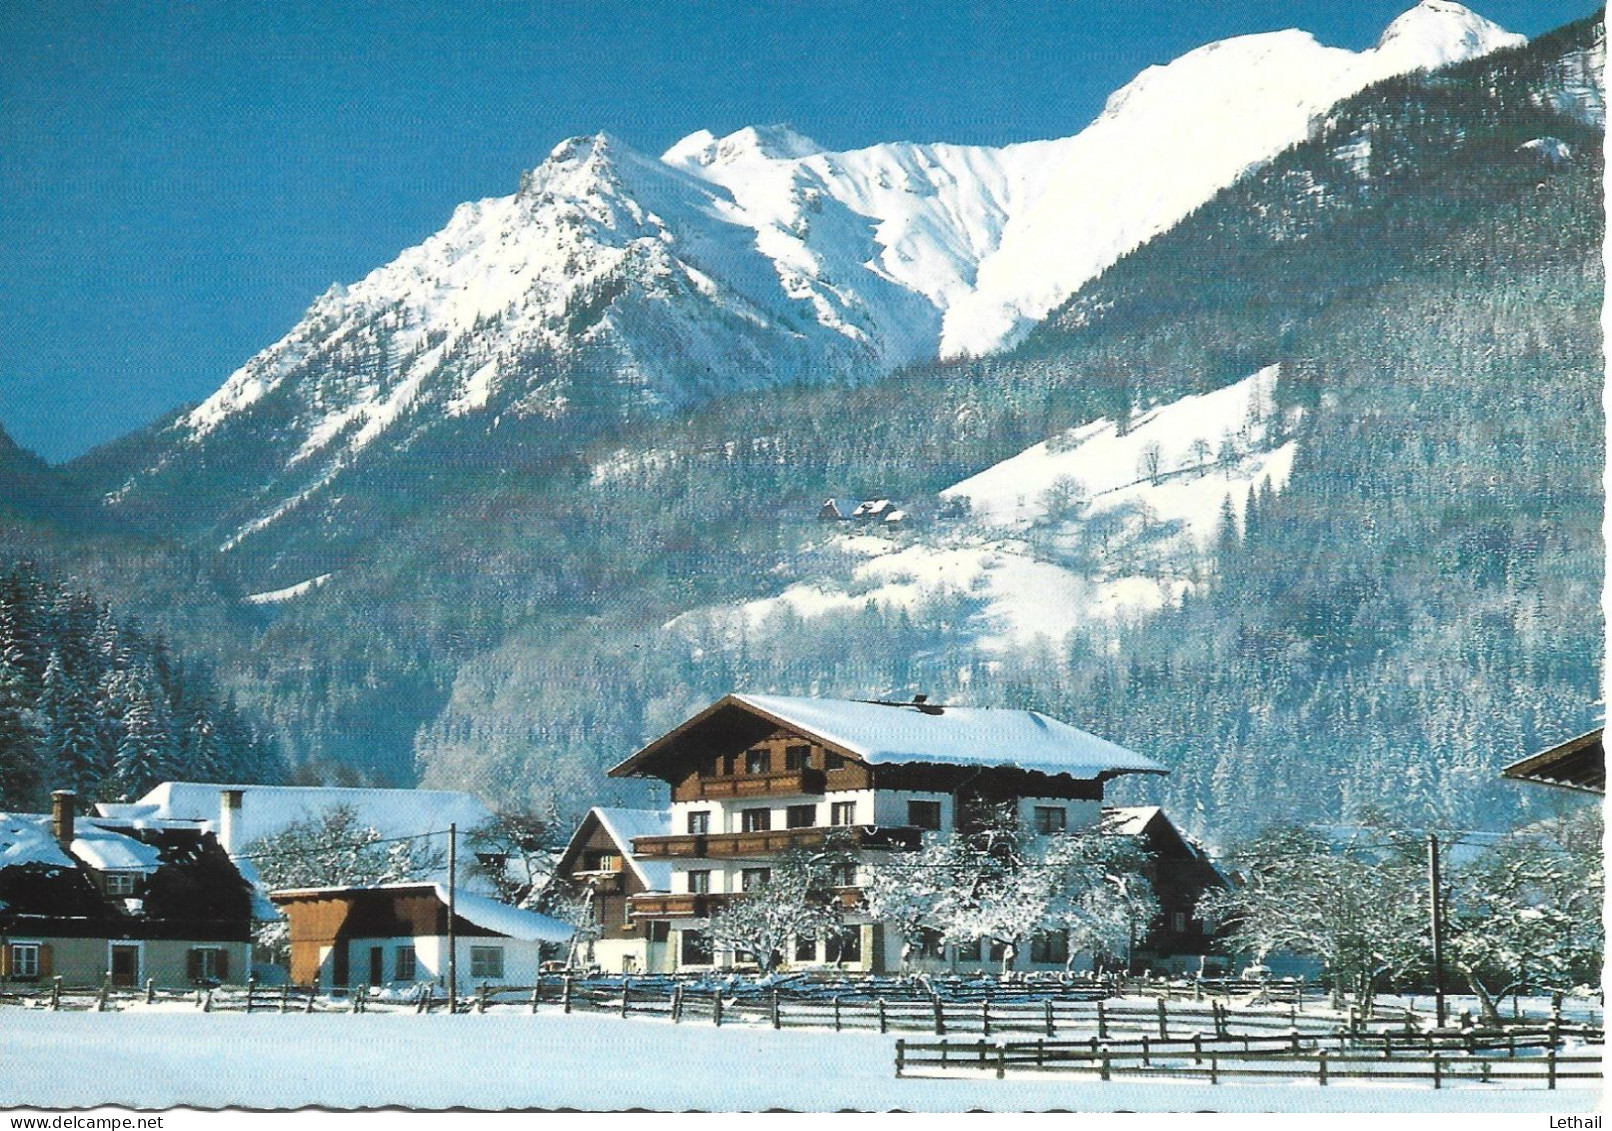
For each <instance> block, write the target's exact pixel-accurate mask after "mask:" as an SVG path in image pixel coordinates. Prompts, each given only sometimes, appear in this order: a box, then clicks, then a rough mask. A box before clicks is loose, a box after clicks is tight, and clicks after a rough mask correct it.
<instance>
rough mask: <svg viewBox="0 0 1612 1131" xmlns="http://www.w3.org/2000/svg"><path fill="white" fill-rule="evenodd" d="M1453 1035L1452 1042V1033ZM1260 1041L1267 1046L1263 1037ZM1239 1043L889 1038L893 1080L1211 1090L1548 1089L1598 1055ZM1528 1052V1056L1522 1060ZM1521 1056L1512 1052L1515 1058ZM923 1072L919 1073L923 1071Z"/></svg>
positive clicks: (1580, 1076) (1589, 1072) (1594, 1075)
mask: <svg viewBox="0 0 1612 1131" xmlns="http://www.w3.org/2000/svg"><path fill="white" fill-rule="evenodd" d="M1456 1036H1460V1035H1459V1034H1456ZM1266 1040H1269V1039H1268V1038H1267V1039H1266ZM1244 1041H1245V1043H1244V1044H1243V1047H1241V1048H1238V1047H1236V1041H1235V1040H1234V1039H1233V1040H1228V1039H1225V1038H1214V1039H1208V1040H1206V1039H1201V1038H1200V1039H1196V1040H1193V1041H1191V1042H1185V1041H1181V1040H1173V1041H1149V1040H1148V1039H1147V1038H1142V1039H1141V1041H1140V1047H1139V1048H1138V1047H1130V1046H1128V1045H1126V1044H1125V1043H1122V1042H1113V1041H1110V1042H1101V1043H1099V1042H1097V1041H1095V1040H1093V1041H1090V1042H1085V1043H1082V1042H1062V1043H1060V1042H1053V1041H1046V1040H1039V1041H1034V1042H1022V1041H1021V1042H997V1043H995V1044H992V1043H990V1042H987V1041H985V1040H984V1039H980V1040H976V1041H959V1042H953V1041H947V1040H941V1041H939V1042H935V1043H916V1042H911V1041H908V1040H906V1039H900V1040H897V1041H896V1053H895V1071H896V1075H897V1076H900V1077H910V1076H925V1075H942V1076H944V1075H953V1074H957V1073H960V1072H976V1073H980V1072H992V1073H994V1074H995V1075H996V1077H997V1079H1003V1078H1005V1077H1006V1076H1007V1074H1008V1073H1009V1072H1076V1073H1086V1074H1093V1075H1096V1076H1097V1078H1098V1079H1100V1080H1113V1079H1114V1078H1116V1077H1118V1076H1127V1077H1132V1078H1135V1077H1154V1078H1166V1079H1168V1078H1174V1079H1207V1080H1208V1081H1209V1082H1210V1083H1211V1084H1219V1083H1220V1082H1221V1081H1222V1080H1223V1079H1226V1078H1232V1079H1236V1078H1281V1079H1286V1080H1289V1081H1298V1080H1306V1079H1314V1081H1315V1082H1316V1084H1317V1085H1319V1086H1321V1087H1326V1086H1327V1085H1328V1084H1330V1083H1332V1082H1333V1081H1336V1080H1341V1079H1372V1080H1378V1081H1381V1080H1395V1081H1412V1082H1415V1081H1423V1080H1425V1081H1427V1082H1428V1083H1429V1084H1430V1085H1431V1086H1432V1087H1434V1088H1443V1087H1446V1086H1448V1085H1449V1084H1452V1083H1462V1082H1464V1083H1474V1084H1499V1083H1524V1084H1531V1083H1537V1084H1542V1085H1543V1086H1544V1087H1545V1088H1547V1089H1551V1090H1554V1089H1555V1088H1556V1087H1557V1085H1558V1083H1559V1082H1561V1081H1566V1080H1599V1079H1601V1077H1602V1057H1601V1055H1600V1053H1599V1051H1597V1052H1595V1053H1593V1054H1591V1053H1583V1054H1563V1053H1561V1052H1559V1051H1558V1050H1557V1048H1555V1047H1554V1046H1551V1047H1546V1048H1542V1049H1541V1048H1540V1047H1539V1046H1537V1045H1536V1046H1533V1049H1532V1050H1525V1049H1524V1046H1522V1045H1515V1046H1513V1047H1511V1048H1510V1050H1509V1054H1507V1055H1485V1054H1482V1053H1477V1054H1474V1053H1472V1052H1468V1051H1466V1050H1465V1049H1464V1048H1456V1049H1454V1050H1453V1051H1445V1052H1433V1053H1432V1054H1431V1055H1422V1054H1420V1053H1419V1052H1418V1053H1417V1054H1413V1055H1409V1056H1405V1055H1401V1056H1398V1057H1395V1056H1380V1055H1379V1056H1374V1055H1370V1054H1368V1053H1365V1052H1360V1051H1353V1050H1351V1049H1346V1048H1345V1049H1340V1050H1338V1051H1333V1050H1330V1049H1326V1048H1320V1047H1311V1048H1301V1049H1298V1050H1297V1051H1295V1050H1294V1049H1293V1048H1290V1047H1284V1044H1285V1043H1277V1044H1274V1045H1270V1046H1268V1047H1260V1048H1254V1047H1252V1046H1251V1044H1250V1043H1247V1039H1246V1038H1245V1039H1244ZM1530 1051H1533V1052H1535V1053H1537V1054H1536V1055H1530V1054H1529V1053H1530ZM1519 1053H1521V1055H1519ZM926 1070H927V1071H926Z"/></svg>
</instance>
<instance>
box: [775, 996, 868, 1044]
mask: <svg viewBox="0 0 1612 1131" xmlns="http://www.w3.org/2000/svg"><path fill="white" fill-rule="evenodd" d="M772 1027H773V1028H774V1029H782V1028H783V1020H782V1019H781V1018H780V1017H779V1016H778V987H777V986H774V987H773V988H772ZM879 1032H881V1033H882V1032H884V1026H883V1025H881V1026H879Z"/></svg>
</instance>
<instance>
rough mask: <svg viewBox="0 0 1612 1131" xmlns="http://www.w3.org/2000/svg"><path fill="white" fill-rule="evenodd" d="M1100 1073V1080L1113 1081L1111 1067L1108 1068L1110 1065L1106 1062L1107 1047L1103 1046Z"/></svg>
mask: <svg viewBox="0 0 1612 1131" xmlns="http://www.w3.org/2000/svg"><path fill="white" fill-rule="evenodd" d="M1101 1071H1102V1078H1103V1079H1104V1080H1111V1079H1113V1075H1112V1068H1111V1066H1110V1064H1109V1062H1108V1046H1107V1045H1104V1046H1103V1066H1102V1070H1101Z"/></svg>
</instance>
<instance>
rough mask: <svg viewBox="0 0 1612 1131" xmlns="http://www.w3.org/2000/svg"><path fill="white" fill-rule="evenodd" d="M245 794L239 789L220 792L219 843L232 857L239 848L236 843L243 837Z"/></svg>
mask: <svg viewBox="0 0 1612 1131" xmlns="http://www.w3.org/2000/svg"><path fill="white" fill-rule="evenodd" d="M243 792H244V791H243V790H239V789H221V790H219V791H218V800H219V804H218V843H219V844H221V845H222V846H223V848H224V851H225V852H227V853H229V854H230V855H231V856H234V855H235V849H236V848H237V847H238V846H237V844H236V843H235V842H236V840H237V839H238V838H239V837H240V835H241V795H242V793H243Z"/></svg>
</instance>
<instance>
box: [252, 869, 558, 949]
mask: <svg viewBox="0 0 1612 1131" xmlns="http://www.w3.org/2000/svg"><path fill="white" fill-rule="evenodd" d="M407 891H414V892H421V893H424V892H430V893H431V894H432V895H434V896H435V897H436V898H437V900H438V902H440V903H441V904H442V905H443V906H444V907H446V906H447V905H448V888H447V885H445V884H438V883H398V884H363V885H346V886H341V885H338V886H335V887H318V888H291V889H287V890H285V891H276V892H273V893H272V898H273V899H274V900H275V902H277V903H280V902H284V903H291V902H296V901H299V900H303V899H325V898H330V897H333V896H343V895H361V894H363V893H365V892H407ZM453 912H454V914H455V915H456V916H458V917H459V918H460V919H463V920H464V921H465V922H467V923H473V924H474V925H476V926H478V927H480V928H482V929H483V930H486V931H492V932H493V933H494V934H499V935H503V936H504V937H506V938H511V939H522V940H524V941H526V942H554V943H560V942H566V941H568V940H569V939H570V938H571V936H572V935H574V934H576V928H575V927H573V926H571V925H570V924H569V923H562V922H560V920H558V919H554V918H551V917H550V916H548V915H544V914H542V913H540V912H537V911H527V910H525V909H524V908H520V907H511V906H510V905H509V904H507V903H501V902H499V901H498V900H496V899H488V898H487V897H486V896H484V895H477V894H476V893H474V892H468V891H465V890H464V889H463V888H456V889H455V890H454V898H453Z"/></svg>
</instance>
